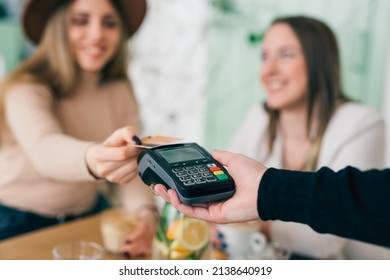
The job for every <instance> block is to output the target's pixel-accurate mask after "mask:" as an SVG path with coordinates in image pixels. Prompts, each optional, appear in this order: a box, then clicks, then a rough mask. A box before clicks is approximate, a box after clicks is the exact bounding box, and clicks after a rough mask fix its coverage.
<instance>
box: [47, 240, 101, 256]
mask: <svg viewBox="0 0 390 280" xmlns="http://www.w3.org/2000/svg"><path fill="white" fill-rule="evenodd" d="M52 254H53V258H54V259H55V260H99V259H101V258H102V257H103V255H104V248H103V247H102V246H101V245H99V244H97V243H95V242H91V241H74V242H67V243H61V244H58V245H56V246H55V247H54V248H53V250H52Z"/></svg>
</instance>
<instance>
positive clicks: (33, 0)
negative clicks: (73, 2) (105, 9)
mask: <svg viewBox="0 0 390 280" xmlns="http://www.w3.org/2000/svg"><path fill="white" fill-rule="evenodd" d="M68 1H69V0H27V1H26V4H25V7H24V12H23V17H22V21H23V28H24V32H25V34H26V35H27V37H28V38H29V39H30V40H31V41H32V42H34V43H35V44H38V43H39V41H40V40H41V38H42V35H43V31H44V29H45V26H46V23H47V21H48V19H49V18H50V16H51V15H52V14H53V12H54V11H55V10H56V9H57V8H58V7H59V6H61V4H63V3H66V2H68ZM117 2H118V3H119V5H120V7H121V14H122V15H123V17H124V23H125V25H126V26H127V30H128V36H129V37H130V36H131V35H133V34H134V33H135V32H136V31H137V29H138V28H139V27H140V25H141V23H142V21H143V19H144V17H145V13H146V0H118V1H117Z"/></svg>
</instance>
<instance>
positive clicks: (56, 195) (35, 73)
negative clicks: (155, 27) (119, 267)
mask: <svg viewBox="0 0 390 280" xmlns="http://www.w3.org/2000/svg"><path fill="white" fill-rule="evenodd" d="M145 12H146V3H145V1H144V0H132V1H127V0H123V1H119V0H117V1H109V0H73V1H63V0H62V1H61V0H56V1H54V0H40V1H37V0H35V1H34V0H33V1H26V3H25V8H24V14H23V27H24V31H25V33H26V35H27V36H28V38H29V39H30V40H31V41H32V42H34V43H36V44H37V48H36V51H35V52H34V53H33V54H32V55H31V57H30V58H28V59H27V60H26V61H24V62H23V63H22V64H21V65H20V66H19V68H17V69H16V70H15V71H14V72H13V73H11V74H10V76H9V77H8V78H7V79H6V80H5V83H4V84H3V85H2V87H1V92H0V93H1V95H0V108H1V115H0V121H1V151H0V169H1V172H2V176H1V178H0V239H5V238H8V237H12V236H16V235H19V234H22V233H25V232H29V231H32V230H36V229H39V228H42V227H46V226H50V225H54V224H58V223H61V222H64V221H70V220H74V219H78V218H81V217H85V216H87V215H90V214H94V213H97V212H99V211H101V210H103V209H105V208H107V207H109V205H108V202H107V201H106V200H105V198H104V197H102V196H101V195H99V192H98V189H99V185H100V184H102V183H104V180H101V179H106V180H108V181H111V182H115V183H119V184H121V187H122V189H123V191H124V192H125V194H124V195H125V196H126V198H127V200H126V201H125V202H126V207H128V208H131V209H132V210H134V211H139V212H140V215H141V217H142V218H143V219H142V221H141V223H140V224H139V227H138V229H137V230H136V231H135V232H134V233H133V234H131V235H129V236H128V238H127V242H126V244H124V245H123V247H122V251H123V252H124V253H126V254H129V255H132V256H139V255H146V254H150V252H151V244H152V238H153V235H154V231H155V222H156V221H155V217H154V213H153V207H154V198H153V197H152V195H151V194H150V192H149V190H148V189H147V188H146V187H145V186H143V185H142V183H141V182H140V180H139V179H138V178H137V172H136V157H137V155H138V153H139V151H138V150H137V149H136V148H134V147H131V146H130V145H128V144H129V143H133V142H137V136H136V132H137V131H136V129H137V127H138V112H137V104H136V100H135V98H134V94H133V91H132V87H131V84H130V81H129V79H128V77H127V73H126V68H127V58H128V55H127V44H126V39H127V38H128V37H129V36H131V35H132V34H133V33H134V32H135V31H136V30H137V29H138V27H139V26H140V24H141V23H142V20H143V18H144V15H145ZM141 209H142V210H141Z"/></svg>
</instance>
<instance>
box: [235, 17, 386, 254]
mask: <svg viewBox="0 0 390 280" xmlns="http://www.w3.org/2000/svg"><path fill="white" fill-rule="evenodd" d="M262 60H263V62H262V65H261V69H260V79H261V82H262V84H263V87H264V89H265V92H266V96H267V100H266V102H265V104H264V105H257V106H255V107H254V108H252V110H251V111H250V112H249V113H248V115H247V117H246V119H245V121H244V123H243V125H242V126H241V128H240V129H239V130H238V132H237V134H236V136H235V137H234V139H233V141H232V143H231V145H230V148H229V150H231V151H234V152H238V153H242V154H245V155H247V156H249V157H253V158H255V159H257V160H259V161H261V162H263V163H264V164H265V165H266V166H268V167H276V168H282V169H288V170H299V171H315V170H317V169H319V168H320V167H322V166H328V167H330V168H332V169H333V170H339V169H342V168H344V167H346V166H348V165H352V166H355V167H357V168H359V169H362V170H364V169H370V168H382V167H383V164H384V146H385V142H384V135H385V133H384V123H383V120H382V118H381V117H380V116H379V114H377V113H376V112H374V111H373V110H370V109H368V108H366V107H364V106H361V105H359V104H357V103H355V102H351V101H349V100H348V99H347V98H346V97H345V96H344V95H343V94H342V87H341V77H340V65H339V53H338V47H337V42H336V38H335V36H334V34H333V32H332V31H331V30H330V28H329V27H328V26H327V25H326V24H324V23H323V22H321V21H318V20H316V19H313V18H308V17H300V16H296V17H286V18H279V19H276V20H275V21H274V22H273V23H272V25H271V26H270V28H269V29H268V31H267V32H266V35H265V38H264V42H263V50H262ZM286 196H288V194H286ZM262 230H263V232H265V233H266V234H267V236H268V238H269V239H270V240H271V241H273V242H277V243H279V244H281V245H282V246H284V247H286V248H288V249H290V250H291V251H292V252H293V255H295V256H297V257H302V258H315V259H340V258H346V257H348V258H389V257H390V254H389V251H388V250H386V249H383V248H379V247H374V246H372V245H367V244H363V243H360V242H359V243H358V242H355V241H351V240H347V239H344V238H340V237H337V236H335V235H330V234H320V233H317V232H315V231H314V230H312V229H311V228H310V227H309V226H306V225H302V224H298V223H287V222H281V221H275V222H263V223H262ZM350 247H355V248H356V247H360V249H359V250H355V253H354V254H353V255H348V248H350ZM358 251H359V252H358Z"/></svg>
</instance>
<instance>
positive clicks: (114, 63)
mask: <svg viewBox="0 0 390 280" xmlns="http://www.w3.org/2000/svg"><path fill="white" fill-rule="evenodd" d="M71 2H72V1H67V2H64V4H63V5H61V6H60V7H59V8H58V9H57V10H56V11H55V12H54V14H53V15H52V16H51V17H50V19H49V20H48V22H47V24H46V29H45V31H44V33H43V37H42V39H41V41H40V43H39V45H38V46H37V49H36V50H35V52H34V53H33V54H32V55H31V56H30V57H29V58H28V59H27V60H25V61H24V62H23V63H21V64H20V65H19V67H18V68H16V69H15V70H14V71H13V72H11V73H10V75H9V76H8V77H7V79H6V80H5V81H4V82H3V84H2V85H1V87H0V125H4V99H5V95H6V93H7V91H8V90H9V89H10V88H12V87H13V86H15V85H17V84H20V83H40V84H45V85H48V86H49V88H50V89H51V91H52V93H53V95H54V97H55V98H56V99H60V98H64V97H67V96H70V95H72V93H73V90H74V89H75V88H76V87H77V85H78V83H79V77H80V69H79V68H78V65H77V62H76V58H75V55H74V54H73V53H72V51H71V47H70V43H69V40H68V36H67V34H68V28H69V17H70V3H71ZM111 3H112V4H113V7H114V8H115V9H116V11H117V13H118V14H119V18H120V19H121V24H120V26H121V30H120V34H121V39H120V44H119V47H118V50H117V52H116V54H115V55H114V57H113V58H112V60H111V61H110V62H109V63H108V64H107V65H106V66H105V67H104V69H102V71H101V75H100V82H101V83H104V82H108V81H113V80H123V81H125V82H127V83H128V85H129V89H130V90H129V91H130V92H131V98H132V99H133V101H134V104H136V99H135V96H134V93H133V90H132V86H131V83H130V79H129V78H128V75H127V62H128V58H129V56H128V50H127V42H126V34H127V30H126V27H125V25H124V22H123V19H122V17H121V15H122V13H121V11H120V8H119V6H118V4H117V2H115V1H111ZM136 108H137V106H136Z"/></svg>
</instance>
